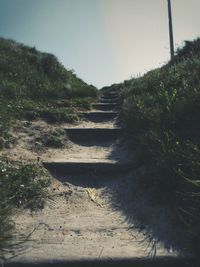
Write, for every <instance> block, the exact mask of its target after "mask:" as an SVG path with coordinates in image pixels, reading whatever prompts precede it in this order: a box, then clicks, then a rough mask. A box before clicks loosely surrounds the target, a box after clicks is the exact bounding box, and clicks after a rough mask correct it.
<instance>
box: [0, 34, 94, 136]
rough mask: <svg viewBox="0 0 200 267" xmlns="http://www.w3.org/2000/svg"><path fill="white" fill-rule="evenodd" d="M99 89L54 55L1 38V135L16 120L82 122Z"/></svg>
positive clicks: (4, 134)
mask: <svg viewBox="0 0 200 267" xmlns="http://www.w3.org/2000/svg"><path fill="white" fill-rule="evenodd" d="M96 97H97V89H96V88H95V87H94V86H92V85H88V84H86V83H85V82H83V81H82V80H81V79H79V78H78V77H77V76H76V75H75V74H74V72H73V71H72V70H66V69H65V68H64V67H63V65H62V64H61V63H59V62H58V60H57V58H56V57H55V56H54V55H51V54H47V53H41V52H39V51H37V50H36V49H35V47H28V46H25V45H23V44H19V43H17V42H15V41H12V40H6V39H3V38H0V136H3V137H4V138H7V133H8V129H9V126H10V124H11V123H13V120H16V119H21V118H23V117H25V118H28V119H36V118H38V117H41V118H43V119H46V120H47V121H49V122H56V121H58V122H63V121H67V122H72V121H74V120H77V119H78V114H77V108H85V109H89V108H90V103H91V102H92V101H94V99H95V98H96Z"/></svg>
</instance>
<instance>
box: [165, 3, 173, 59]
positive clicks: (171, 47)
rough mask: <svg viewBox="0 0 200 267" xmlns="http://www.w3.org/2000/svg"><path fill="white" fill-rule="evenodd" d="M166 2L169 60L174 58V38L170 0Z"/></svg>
mask: <svg viewBox="0 0 200 267" xmlns="http://www.w3.org/2000/svg"><path fill="white" fill-rule="evenodd" d="M167 1H168V17H169V40H170V53H171V59H173V57H174V37H173V24H172V9H171V0H167Z"/></svg>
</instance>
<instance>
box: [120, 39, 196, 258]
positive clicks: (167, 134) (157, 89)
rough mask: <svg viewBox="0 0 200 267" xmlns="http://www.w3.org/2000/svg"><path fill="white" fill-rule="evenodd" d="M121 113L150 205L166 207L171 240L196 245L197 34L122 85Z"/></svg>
mask: <svg viewBox="0 0 200 267" xmlns="http://www.w3.org/2000/svg"><path fill="white" fill-rule="evenodd" d="M122 98H123V107H122V118H123V121H124V122H125V124H126V129H127V133H128V139H129V142H130V143H131V145H132V150H133V152H134V153H135V152H136V155H137V159H138V160H139V161H141V162H142V163H143V164H144V166H145V167H146V172H145V175H144V176H143V177H142V178H141V180H140V187H141V188H143V189H145V190H144V192H145V194H147V195H148V196H149V199H150V201H151V203H152V205H154V207H155V208H156V207H161V208H162V209H164V210H166V211H167V210H170V212H171V224H172V225H173V226H174V231H176V229H179V230H180V229H182V233H183V236H180V237H179V240H176V241H175V240H171V244H173V242H175V243H176V242H177V244H176V245H177V246H178V247H179V248H180V249H181V251H183V252H187V253H193V254H196V255H198V253H199V251H200V138H199V132H200V119H199V114H200V39H197V40H195V41H193V42H186V43H185V46H184V47H183V48H181V49H178V51H177V55H176V56H175V58H174V60H173V61H170V62H169V63H168V64H167V65H165V66H163V67H162V68H159V69H155V70H153V71H150V72H148V73H147V74H145V75H144V76H142V77H140V78H137V79H131V80H129V81H126V82H125V83H124V84H123V88H122Z"/></svg>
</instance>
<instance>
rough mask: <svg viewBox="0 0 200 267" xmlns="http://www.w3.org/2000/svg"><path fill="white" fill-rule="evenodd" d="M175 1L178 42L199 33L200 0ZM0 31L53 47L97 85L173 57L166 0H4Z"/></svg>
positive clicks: (1, 1) (67, 64)
mask: <svg viewBox="0 0 200 267" xmlns="http://www.w3.org/2000/svg"><path fill="white" fill-rule="evenodd" d="M171 3H172V16H173V25H174V42H175V47H176V48H177V47H178V46H182V45H183V41H184V40H193V39H195V38H197V37H200V16H199V10H200V1H199V0H171ZM0 36H1V37H5V38H11V39H14V40H16V41H18V42H22V43H24V44H26V45H29V46H32V47H33V46H35V47H36V48H37V49H38V50H40V51H43V52H49V53H53V54H54V55H56V56H57V58H58V59H59V61H60V62H62V64H63V65H64V66H65V67H66V68H67V69H73V70H74V71H75V73H76V74H77V76H79V77H80V78H82V79H83V80H84V81H86V82H87V83H89V84H93V85H95V86H97V87H98V88H101V87H103V86H107V85H110V84H113V83H118V82H122V81H123V80H126V79H130V78H132V77H137V76H138V75H142V74H143V73H145V72H147V71H148V70H151V69H154V68H157V67H160V66H162V65H163V64H165V63H166V62H167V61H168V60H169V58H170V52H169V34H168V13H167V0H0Z"/></svg>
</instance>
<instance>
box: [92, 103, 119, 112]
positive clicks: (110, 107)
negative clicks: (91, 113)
mask: <svg viewBox="0 0 200 267" xmlns="http://www.w3.org/2000/svg"><path fill="white" fill-rule="evenodd" d="M92 107H93V108H94V109H97V110H113V109H117V108H118V103H94V104H93V105H92Z"/></svg>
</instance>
